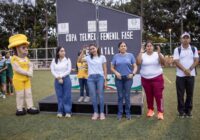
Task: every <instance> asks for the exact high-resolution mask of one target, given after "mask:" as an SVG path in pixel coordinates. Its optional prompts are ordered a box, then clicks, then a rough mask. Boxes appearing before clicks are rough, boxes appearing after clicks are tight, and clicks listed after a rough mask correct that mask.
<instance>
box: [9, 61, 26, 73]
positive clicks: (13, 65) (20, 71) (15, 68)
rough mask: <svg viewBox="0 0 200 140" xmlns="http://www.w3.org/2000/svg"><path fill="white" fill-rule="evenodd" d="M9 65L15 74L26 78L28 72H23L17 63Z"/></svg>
mask: <svg viewBox="0 0 200 140" xmlns="http://www.w3.org/2000/svg"><path fill="white" fill-rule="evenodd" d="M11 65H12V68H13V70H14V71H16V72H17V73H19V74H22V75H25V76H28V72H27V71H25V70H23V69H22V68H21V67H20V66H19V65H18V63H17V62H13V63H12V64H11Z"/></svg>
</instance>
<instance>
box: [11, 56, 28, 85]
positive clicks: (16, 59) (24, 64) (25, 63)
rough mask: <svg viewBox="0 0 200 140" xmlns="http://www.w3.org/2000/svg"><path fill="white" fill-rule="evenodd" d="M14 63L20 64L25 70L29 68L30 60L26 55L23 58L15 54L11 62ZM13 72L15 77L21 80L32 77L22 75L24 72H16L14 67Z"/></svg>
mask: <svg viewBox="0 0 200 140" xmlns="http://www.w3.org/2000/svg"><path fill="white" fill-rule="evenodd" d="M13 63H17V64H18V65H19V66H20V68H21V69H23V70H25V71H28V70H29V63H30V60H29V59H28V58H27V57H25V59H21V58H20V57H18V56H16V55H14V56H13V57H12V58H11V64H13ZM13 73H14V76H13V79H17V80H20V81H26V80H29V79H30V78H29V77H28V76H26V75H22V74H20V73H18V72H16V71H15V70H14V69H13Z"/></svg>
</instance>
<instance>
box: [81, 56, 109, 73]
mask: <svg viewBox="0 0 200 140" xmlns="http://www.w3.org/2000/svg"><path fill="white" fill-rule="evenodd" d="M85 59H86V61H87V64H88V75H91V74H100V75H102V76H104V72H103V63H106V57H105V56H104V55H100V56H94V57H93V59H91V56H90V55H88V56H86V57H85Z"/></svg>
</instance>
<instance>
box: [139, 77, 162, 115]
mask: <svg viewBox="0 0 200 140" xmlns="http://www.w3.org/2000/svg"><path fill="white" fill-rule="evenodd" d="M142 86H143V88H144V91H145V93H146V99H147V107H148V109H152V110H154V106H153V104H154V98H155V100H156V104H157V110H158V111H159V112H164V108H163V104H164V103H163V90H164V80H163V75H162V74H161V75H159V76H157V77H154V78H151V79H145V78H143V77H142Z"/></svg>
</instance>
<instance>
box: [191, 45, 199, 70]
mask: <svg viewBox="0 0 200 140" xmlns="http://www.w3.org/2000/svg"><path fill="white" fill-rule="evenodd" d="M194 49H195V53H194V62H193V64H192V65H191V66H190V68H189V70H190V71H192V70H193V69H194V68H195V67H196V66H197V65H198V64H199V55H198V50H197V48H196V47H195V48H194Z"/></svg>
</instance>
